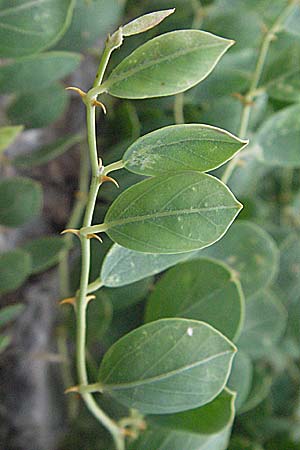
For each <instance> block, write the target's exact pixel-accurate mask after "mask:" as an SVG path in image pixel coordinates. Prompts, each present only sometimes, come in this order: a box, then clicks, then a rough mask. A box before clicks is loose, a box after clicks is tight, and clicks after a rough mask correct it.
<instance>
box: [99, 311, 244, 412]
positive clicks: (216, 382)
mask: <svg viewBox="0 0 300 450" xmlns="http://www.w3.org/2000/svg"><path fill="white" fill-rule="evenodd" d="M235 351H236V349H235V347H234V345H233V344H232V343H231V342H230V341H229V340H228V339H227V338H225V336H223V335H222V334H220V333H219V332H218V331H217V330H215V329H214V328H212V327H211V326H210V325H207V324H205V323H203V322H198V321H195V320H186V319H162V320H158V321H156V322H151V323H149V324H147V325H144V326H142V327H139V328H137V329H135V330H134V331H132V332H131V333H129V334H127V335H126V336H124V337H123V338H121V339H120V340H119V341H117V342H116V343H115V344H114V345H113V346H112V347H111V348H110V349H109V350H108V352H107V353H106V354H105V356H104V359H103V361H102V363H101V366H100V373H99V381H100V383H99V388H100V390H101V391H103V392H107V393H109V394H110V395H111V396H112V397H114V398H115V399H116V400H118V401H119V402H120V403H122V404H124V405H126V406H129V407H130V408H136V409H138V410H139V411H141V412H142V413H146V414H166V413H172V412H179V411H184V410H187V409H192V408H197V407H199V406H202V405H205V404H206V403H209V402H210V401H212V400H213V399H214V398H215V397H216V396H217V395H218V394H219V393H220V392H221V391H222V389H223V388H224V385H225V383H226V381H227V378H228V376H229V372H230V368H231V363H232V358H233V355H234V353H235Z"/></svg>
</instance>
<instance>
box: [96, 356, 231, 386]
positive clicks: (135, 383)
mask: <svg viewBox="0 0 300 450" xmlns="http://www.w3.org/2000/svg"><path fill="white" fill-rule="evenodd" d="M227 354H234V349H233V348H232V349H231V350H226V351H223V352H220V353H217V354H215V355H211V356H208V357H207V358H205V359H202V360H201V361H197V362H195V363H192V364H188V365H186V366H182V367H181V368H180V369H175V370H171V371H170V372H166V373H163V374H160V375H156V376H154V377H150V378H146V379H144V380H139V381H131V382H128V383H118V384H103V385H102V384H101V381H100V385H101V388H102V389H103V390H104V391H105V390H106V391H110V390H121V389H130V388H136V387H138V386H143V385H145V384H151V383H155V382H158V381H162V380H166V379H168V378H170V377H172V376H173V375H175V376H177V375H180V374H182V373H183V372H186V371H187V370H192V369H195V368H197V367H199V366H201V365H203V364H206V363H209V362H211V361H213V360H214V359H217V358H219V357H222V356H225V355H227Z"/></svg>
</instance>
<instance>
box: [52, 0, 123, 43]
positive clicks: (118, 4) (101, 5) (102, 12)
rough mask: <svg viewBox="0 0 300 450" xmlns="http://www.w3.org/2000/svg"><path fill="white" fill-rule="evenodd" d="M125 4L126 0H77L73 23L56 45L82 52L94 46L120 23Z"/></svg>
mask: <svg viewBox="0 0 300 450" xmlns="http://www.w3.org/2000/svg"><path fill="white" fill-rule="evenodd" d="M52 1H53V0H52ZM124 6H125V1H124V0H97V1H94V0H93V1H87V0H76V2H75V8H74V14H73V17H72V22H71V25H70V27H69V28H68V30H67V32H66V33H65V35H64V36H63V38H62V39H61V40H60V41H59V42H58V44H57V46H56V47H57V48H59V49H62V50H71V51H74V50H76V51H80V52H82V51H84V50H85V49H88V48H92V47H93V46H94V44H95V41H97V39H99V38H105V36H106V35H107V33H110V32H111V30H113V29H115V27H116V26H117V25H118V24H119V23H120V20H121V18H122V14H123V10H124ZM103 40H104V39H103ZM97 47H98V46H97Z"/></svg>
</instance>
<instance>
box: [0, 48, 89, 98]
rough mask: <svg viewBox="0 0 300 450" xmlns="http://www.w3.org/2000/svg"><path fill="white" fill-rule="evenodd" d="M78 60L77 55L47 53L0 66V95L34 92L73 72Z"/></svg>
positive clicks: (79, 56) (78, 62)
mask: <svg viewBox="0 0 300 450" xmlns="http://www.w3.org/2000/svg"><path fill="white" fill-rule="evenodd" d="M80 60H81V55H79V54H77V53H70V52H48V53H42V54H40V55H34V56H28V57H27V58H22V59H20V60H17V61H10V62H8V63H7V64H6V65H3V66H0V94H8V93H12V92H13V93H15V92H18V93H22V94H23V93H28V92H31V91H32V92H36V91H37V90H40V89H43V88H45V87H47V86H48V85H49V84H51V83H53V81H56V80H59V79H60V78H63V77H64V76H66V75H68V74H69V73H70V72H73V70H75V69H76V68H77V67H78V65H79V64H80Z"/></svg>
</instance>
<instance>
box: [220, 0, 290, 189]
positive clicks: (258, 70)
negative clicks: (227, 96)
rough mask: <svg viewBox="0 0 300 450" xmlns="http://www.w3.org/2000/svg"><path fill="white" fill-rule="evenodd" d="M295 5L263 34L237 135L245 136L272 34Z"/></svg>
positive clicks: (227, 173) (230, 167)
mask: <svg viewBox="0 0 300 450" xmlns="http://www.w3.org/2000/svg"><path fill="white" fill-rule="evenodd" d="M294 7H295V2H289V4H288V5H287V6H286V7H285V8H284V9H283V11H282V12H281V14H280V15H279V16H278V17H277V19H276V20H275V22H274V24H273V25H272V26H271V28H270V29H269V30H268V32H267V33H266V34H265V36H264V39H263V41H262V44H261V47H260V51H259V54H258V58H257V62H256V67H255V71H254V74H253V78H252V81H251V84H250V88H249V91H248V93H247V95H246V96H245V98H244V107H243V112H242V117H241V123H240V129H239V133H238V135H239V137H240V138H242V139H243V138H245V136H246V134H247V131H248V126H249V120H250V114H251V110H252V107H253V103H254V99H255V96H256V94H257V87H258V84H259V81H260V79H261V75H262V72H263V69H264V65H265V62H266V58H267V55H268V51H269V48H270V44H271V42H272V41H273V39H274V36H275V35H276V33H277V32H278V31H280V28H281V26H282V24H283V23H284V22H285V20H286V19H287V18H288V16H289V15H290V13H291V12H292V11H293V9H294ZM239 158H240V155H237V156H236V157H235V158H234V159H232V160H231V161H230V163H229V164H228V165H227V167H226V169H225V171H224V174H223V176H222V181H223V182H224V183H227V182H228V180H229V178H230V177H231V175H232V173H233V171H234V169H235V168H236V165H237V164H238V161H239Z"/></svg>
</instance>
